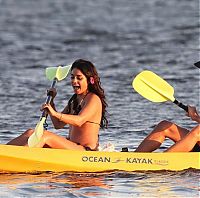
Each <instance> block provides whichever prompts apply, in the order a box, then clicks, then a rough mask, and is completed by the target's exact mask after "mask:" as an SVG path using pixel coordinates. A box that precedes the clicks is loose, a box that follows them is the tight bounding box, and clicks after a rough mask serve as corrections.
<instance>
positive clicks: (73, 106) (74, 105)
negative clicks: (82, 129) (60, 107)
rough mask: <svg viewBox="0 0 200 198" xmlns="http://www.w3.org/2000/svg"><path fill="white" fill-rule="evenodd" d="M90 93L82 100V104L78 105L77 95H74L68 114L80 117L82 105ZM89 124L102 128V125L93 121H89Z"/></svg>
mask: <svg viewBox="0 0 200 198" xmlns="http://www.w3.org/2000/svg"><path fill="white" fill-rule="evenodd" d="M88 93H89V92H88ZM88 93H87V94H86V95H85V96H84V97H83V98H82V99H81V101H80V103H78V100H77V94H74V95H73V96H72V97H71V99H70V100H69V112H68V113H72V115H78V114H79V113H80V111H81V110H82V106H81V104H82V103H83V102H84V99H85V98H86V96H87V95H88ZM71 110H72V112H71ZM87 122H89V123H92V124H97V125H100V126H101V124H99V123H97V122H92V121H87Z"/></svg>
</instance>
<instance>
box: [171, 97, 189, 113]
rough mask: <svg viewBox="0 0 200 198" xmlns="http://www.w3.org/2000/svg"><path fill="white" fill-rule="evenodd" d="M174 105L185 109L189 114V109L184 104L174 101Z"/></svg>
mask: <svg viewBox="0 0 200 198" xmlns="http://www.w3.org/2000/svg"><path fill="white" fill-rule="evenodd" d="M173 103H174V104H176V105H177V106H179V107H180V108H182V109H184V110H185V111H186V112H188V107H187V106H185V105H184V104H183V103H181V102H179V101H178V100H176V99H175V100H174V102H173Z"/></svg>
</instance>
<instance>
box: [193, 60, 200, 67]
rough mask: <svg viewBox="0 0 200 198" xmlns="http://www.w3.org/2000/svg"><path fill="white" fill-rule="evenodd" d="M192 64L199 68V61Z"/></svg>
mask: <svg viewBox="0 0 200 198" xmlns="http://www.w3.org/2000/svg"><path fill="white" fill-rule="evenodd" d="M194 65H195V66H196V67H198V68H199V69H200V61H198V62H196V63H194Z"/></svg>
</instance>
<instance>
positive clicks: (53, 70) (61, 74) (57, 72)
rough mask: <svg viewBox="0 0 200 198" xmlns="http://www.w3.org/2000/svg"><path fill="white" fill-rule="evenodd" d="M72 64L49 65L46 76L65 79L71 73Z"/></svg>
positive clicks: (59, 79)
mask: <svg viewBox="0 0 200 198" xmlns="http://www.w3.org/2000/svg"><path fill="white" fill-rule="evenodd" d="M70 68H71V65H67V66H64V67H62V66H58V67H48V68H46V77H47V79H49V80H53V79H54V78H56V79H57V80H58V81H61V80H63V79H64V78H65V77H66V76H67V74H68V73H69V71H70Z"/></svg>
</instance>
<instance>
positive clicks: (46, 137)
mask: <svg viewBox="0 0 200 198" xmlns="http://www.w3.org/2000/svg"><path fill="white" fill-rule="evenodd" d="M44 146H48V147H50V148H55V149H68V150H85V148H84V147H83V146H82V145H79V144H77V143H74V142H72V141H70V140H67V139H66V138H64V137H62V136H59V135H56V134H54V133H52V132H50V131H44V134H43V136H42V138H41V141H40V143H39V144H38V145H37V147H40V148H42V147H44Z"/></svg>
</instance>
